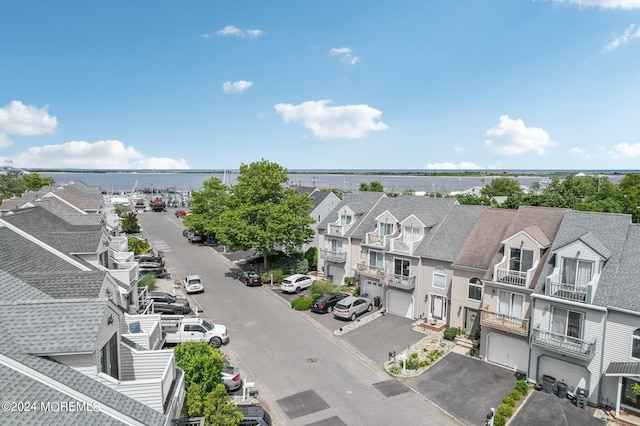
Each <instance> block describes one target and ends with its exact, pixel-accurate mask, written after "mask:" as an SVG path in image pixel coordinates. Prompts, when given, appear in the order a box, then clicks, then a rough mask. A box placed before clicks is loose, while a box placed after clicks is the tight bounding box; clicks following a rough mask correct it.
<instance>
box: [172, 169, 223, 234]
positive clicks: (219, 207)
mask: <svg viewBox="0 0 640 426" xmlns="http://www.w3.org/2000/svg"><path fill="white" fill-rule="evenodd" d="M191 195H192V199H191V206H190V211H189V214H188V215H187V216H185V217H184V219H183V223H184V224H185V226H186V227H187V228H189V229H191V230H194V231H197V232H198V233H200V234H202V235H206V236H210V235H216V227H217V225H218V223H219V222H220V216H221V215H222V214H223V213H224V212H225V211H226V210H227V209H228V208H229V203H230V201H231V196H232V194H231V191H230V188H229V187H228V186H227V185H225V184H224V183H223V182H222V181H221V180H220V179H218V178H211V179H208V180H206V181H204V183H203V189H202V190H201V191H193V192H192V194H191Z"/></svg>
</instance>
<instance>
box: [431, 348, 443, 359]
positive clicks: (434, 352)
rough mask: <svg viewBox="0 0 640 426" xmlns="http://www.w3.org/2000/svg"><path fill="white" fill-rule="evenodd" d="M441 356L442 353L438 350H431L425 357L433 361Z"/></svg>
mask: <svg viewBox="0 0 640 426" xmlns="http://www.w3.org/2000/svg"><path fill="white" fill-rule="evenodd" d="M441 356H442V351H441V350H440V349H433V350H432V351H431V352H429V354H428V355H427V358H429V359H430V360H431V361H435V360H436V359H438V358H440V357H441Z"/></svg>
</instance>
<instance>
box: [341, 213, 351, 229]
mask: <svg viewBox="0 0 640 426" xmlns="http://www.w3.org/2000/svg"><path fill="white" fill-rule="evenodd" d="M352 219H353V218H352V217H351V215H347V214H343V215H341V216H340V225H343V226H344V225H351V220H352Z"/></svg>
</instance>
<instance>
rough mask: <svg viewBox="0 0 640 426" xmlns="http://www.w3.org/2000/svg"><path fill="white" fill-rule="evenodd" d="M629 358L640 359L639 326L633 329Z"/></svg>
mask: <svg viewBox="0 0 640 426" xmlns="http://www.w3.org/2000/svg"><path fill="white" fill-rule="evenodd" d="M631 358H635V359H640V328H636V329H635V330H634V331H633V340H632V341H631Z"/></svg>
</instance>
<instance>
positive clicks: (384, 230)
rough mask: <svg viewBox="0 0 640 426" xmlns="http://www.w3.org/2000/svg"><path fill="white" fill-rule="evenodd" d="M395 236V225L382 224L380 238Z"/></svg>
mask: <svg viewBox="0 0 640 426" xmlns="http://www.w3.org/2000/svg"><path fill="white" fill-rule="evenodd" d="M391 234H393V223H381V224H380V236H381V237H384V236H385V235H391Z"/></svg>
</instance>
